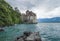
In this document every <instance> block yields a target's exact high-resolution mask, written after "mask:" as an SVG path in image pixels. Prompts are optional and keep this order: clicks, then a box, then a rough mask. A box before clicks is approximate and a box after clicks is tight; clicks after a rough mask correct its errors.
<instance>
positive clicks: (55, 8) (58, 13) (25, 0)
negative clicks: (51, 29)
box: [6, 0, 60, 18]
mask: <svg viewBox="0 0 60 41" xmlns="http://www.w3.org/2000/svg"><path fill="white" fill-rule="evenodd" d="M6 1H7V2H8V3H9V4H10V5H11V6H12V7H18V8H19V10H20V11H21V12H22V13H23V12H25V11H26V10H32V11H33V12H35V13H36V15H37V18H51V17H60V0H6Z"/></svg>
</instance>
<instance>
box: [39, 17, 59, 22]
mask: <svg viewBox="0 0 60 41" xmlns="http://www.w3.org/2000/svg"><path fill="white" fill-rule="evenodd" d="M38 22H60V17H54V18H43V19H38Z"/></svg>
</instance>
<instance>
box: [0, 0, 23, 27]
mask: <svg viewBox="0 0 60 41" xmlns="http://www.w3.org/2000/svg"><path fill="white" fill-rule="evenodd" d="M20 16H21V13H20V12H17V11H16V10H13V8H12V7H11V6H10V5H9V4H8V3H7V2H5V0H0V27H4V26H10V25H14V24H20V23H22V22H21V18H20Z"/></svg>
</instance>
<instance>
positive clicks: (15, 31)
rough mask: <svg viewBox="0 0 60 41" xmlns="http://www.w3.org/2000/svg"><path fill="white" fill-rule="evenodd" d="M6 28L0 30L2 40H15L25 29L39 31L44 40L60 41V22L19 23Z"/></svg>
mask: <svg viewBox="0 0 60 41" xmlns="http://www.w3.org/2000/svg"><path fill="white" fill-rule="evenodd" d="M4 30H5V31H3V32H0V41H14V40H15V38H16V37H18V36H21V35H22V34H23V32H24V31H31V32H38V31H39V32H40V36H41V38H42V41H60V23H38V24H17V25H15V26H10V27H5V28H4Z"/></svg>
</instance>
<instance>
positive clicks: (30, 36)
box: [16, 32, 42, 41]
mask: <svg viewBox="0 0 60 41" xmlns="http://www.w3.org/2000/svg"><path fill="white" fill-rule="evenodd" d="M16 41H42V40H41V37H40V35H39V32H34V33H32V32H24V34H23V36H20V37H17V39H16Z"/></svg>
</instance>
